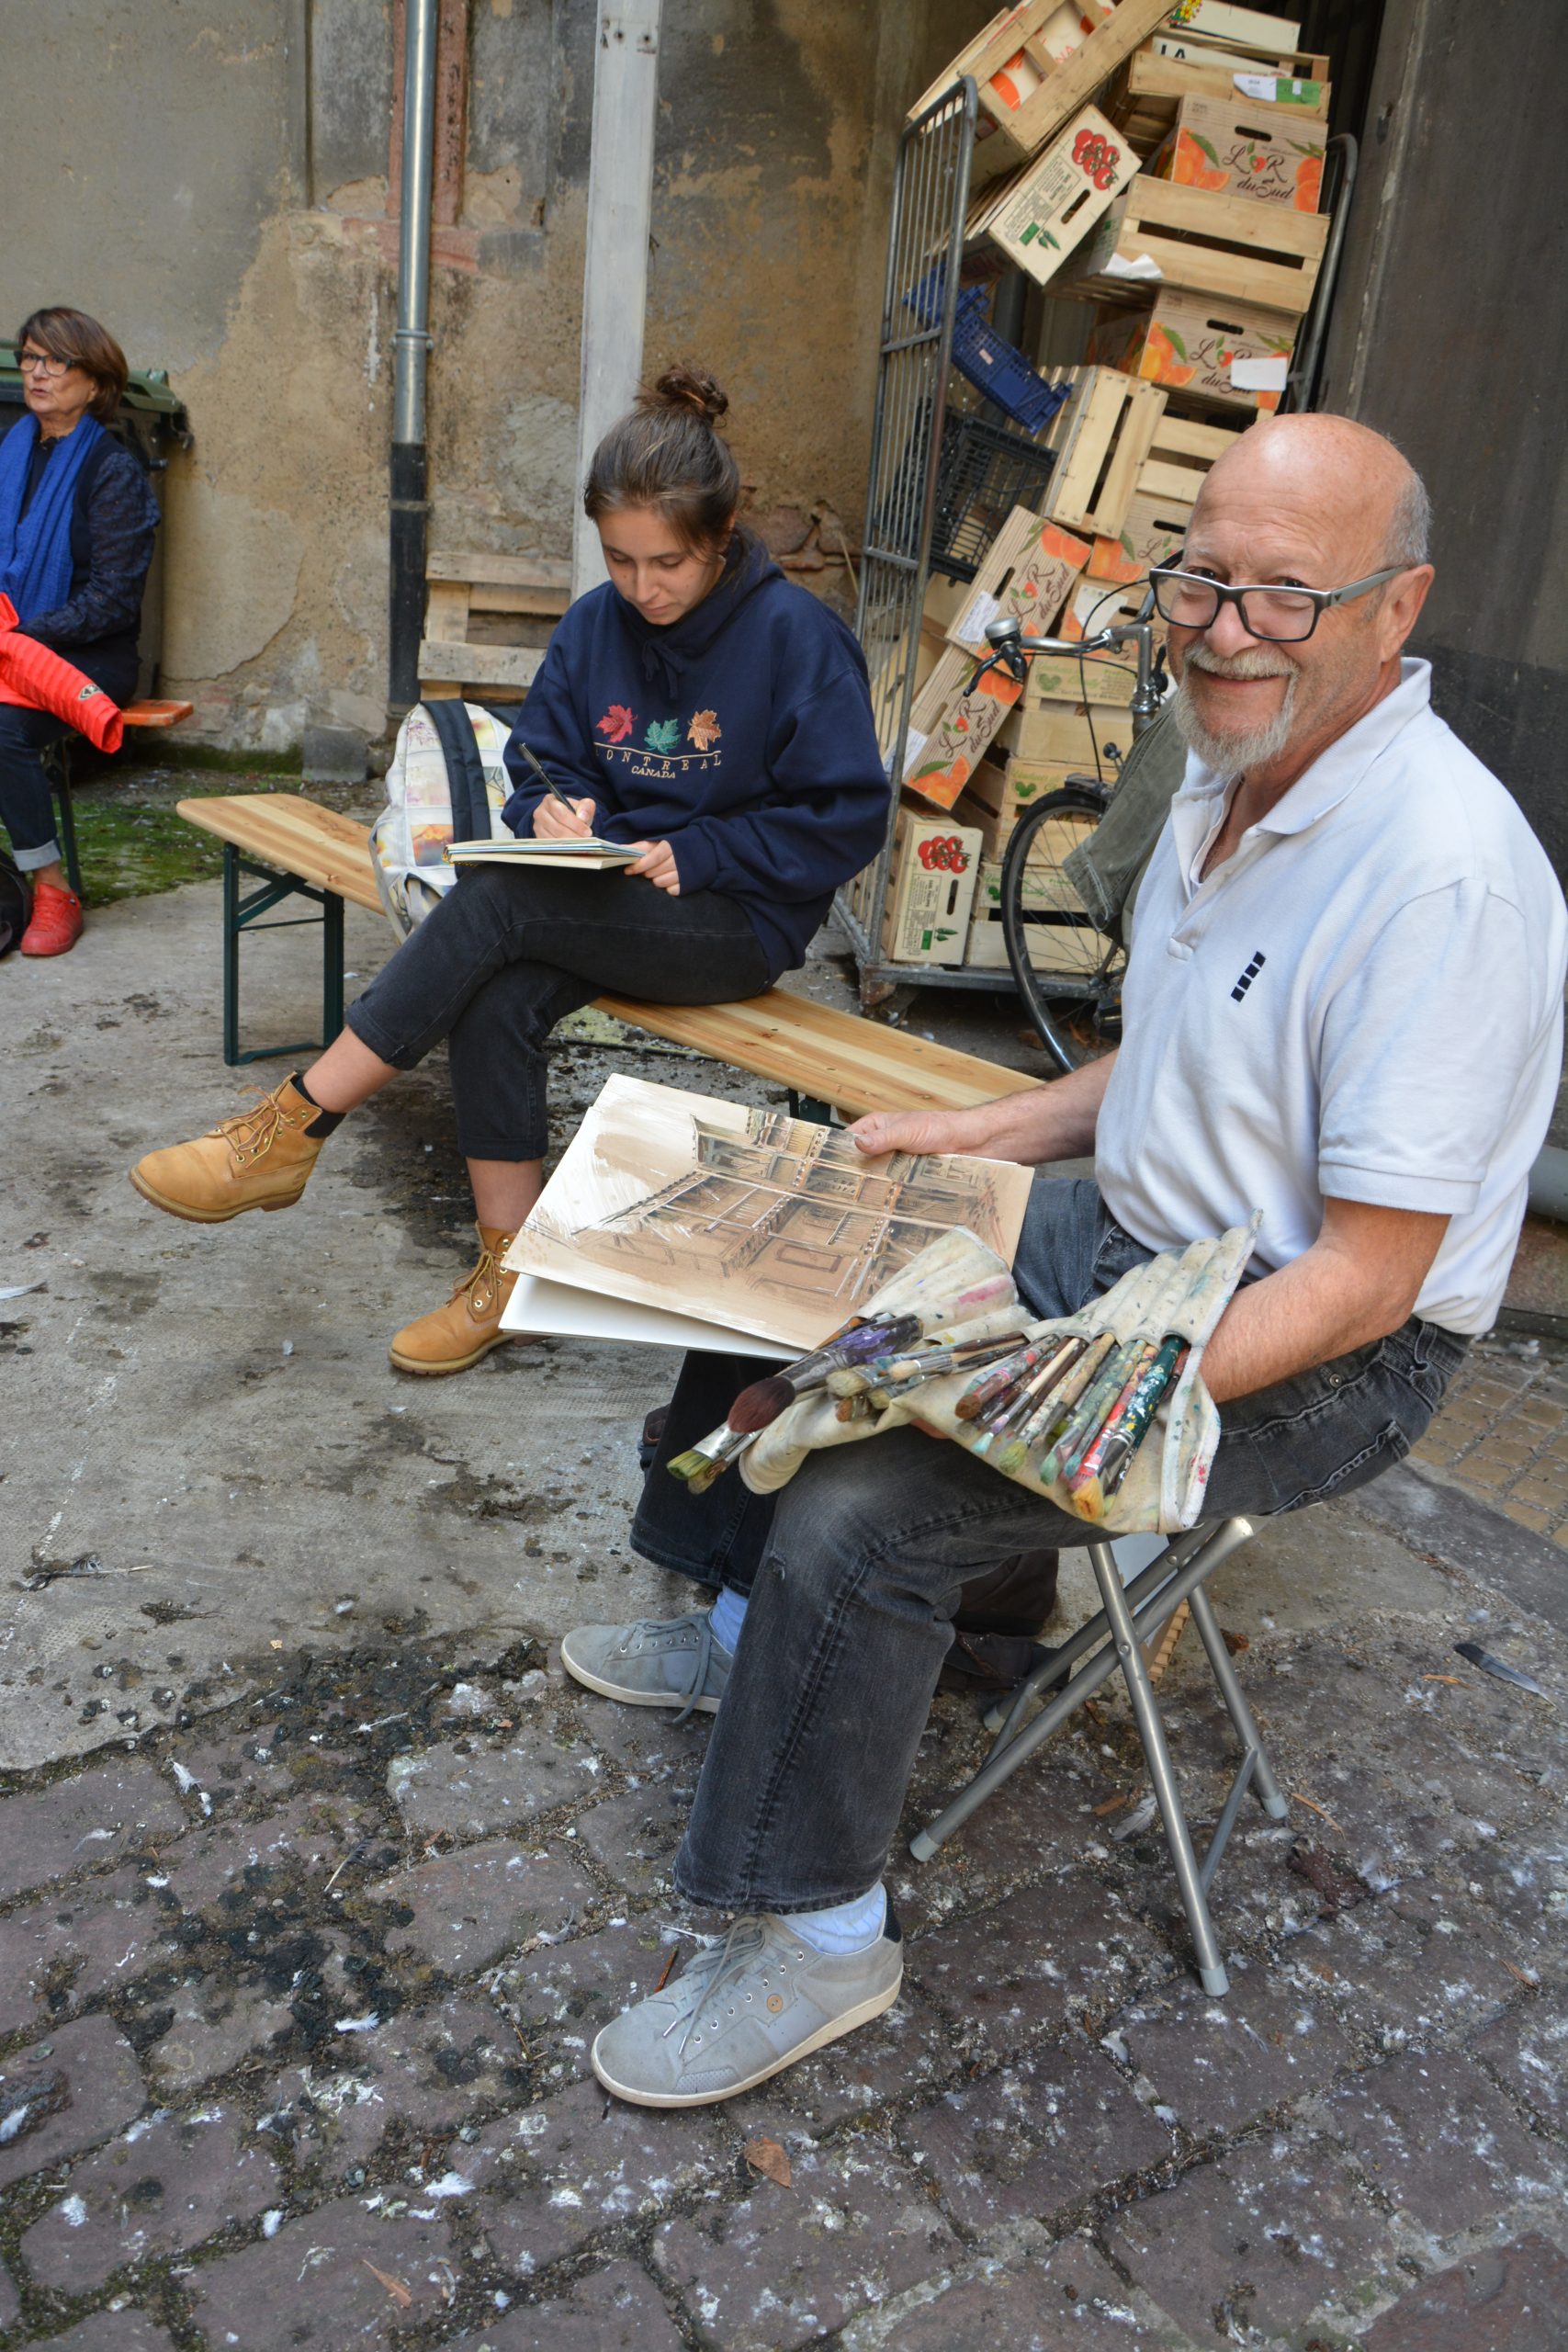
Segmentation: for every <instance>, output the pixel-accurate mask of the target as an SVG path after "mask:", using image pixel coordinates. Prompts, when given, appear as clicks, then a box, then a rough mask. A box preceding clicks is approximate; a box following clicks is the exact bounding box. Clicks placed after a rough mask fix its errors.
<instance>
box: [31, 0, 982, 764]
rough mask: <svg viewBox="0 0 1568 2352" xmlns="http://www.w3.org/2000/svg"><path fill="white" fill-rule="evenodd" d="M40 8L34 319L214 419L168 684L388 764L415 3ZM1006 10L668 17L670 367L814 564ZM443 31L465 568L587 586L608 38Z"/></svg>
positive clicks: (239, 0) (847, 491)
mask: <svg viewBox="0 0 1568 2352" xmlns="http://www.w3.org/2000/svg"><path fill="white" fill-rule="evenodd" d="M983 13H984V11H983V8H982V7H981V6H979V5H977V0H969V5H963V0H908V4H907V5H901V0H884V5H883V6H880V7H877V6H866V5H863V0H684V5H682V6H675V5H673V0H672V4H671V6H669V7H667V9H666V11H665V25H664V32H663V37H662V41H661V51H660V123H659V135H658V150H657V163H656V176H655V189H654V209H653V237H654V250H653V253H652V255H651V261H650V269H649V320H648V335H647V347H646V361H647V366H648V368H649V370H653V369H656V368H658V367H659V366H660V365H661V364H662V363H664V362H665V361H666V360H668V359H669V358H671V357H673V356H676V355H678V354H679V355H682V356H697V357H700V358H702V359H703V360H705V362H706V363H707V364H708V365H709V366H711V367H712V368H714V370H715V372H716V374H717V375H718V377H719V379H720V380H721V381H722V382H724V383H725V385H726V387H727V389H728V391H729V393H730V396H731V401H732V404H733V405H732V412H731V419H730V423H731V426H732V429H733V435H734V439H735V443H736V447H737V451H738V454H739V457H740V459H741V463H742V469H743V472H744V473H745V475H746V477H747V480H748V482H749V484H750V492H751V501H752V505H753V508H754V511H755V512H756V513H757V514H758V515H772V514H777V513H779V512H780V510H783V514H782V519H781V523H780V526H779V534H778V535H779V536H780V537H782V538H783V539H784V540H787V539H788V538H789V537H791V536H792V533H791V530H790V527H789V523H790V516H791V514H792V512H794V511H798V514H799V515H800V517H801V521H802V526H804V519H805V517H806V516H807V515H808V514H809V512H810V510H811V509H812V507H813V506H815V505H817V504H818V503H821V502H824V501H826V502H828V503H830V504H831V505H832V506H833V507H834V508H835V509H836V510H837V512H838V513H840V515H843V516H845V517H846V518H848V519H849V521H850V524H851V527H852V529H853V526H854V524H855V522H856V520H857V519H858V516H859V515H860V511H861V507H862V503H863V496H864V464H865V456H866V449H867V443H868V440H869V433H870V413H871V397H872V388H873V379H874V346H875V341H876V326H877V311H878V308H879V305H880V300H881V270H882V248H883V241H884V236H885V232H886V210H887V200H888V189H889V185H890V178H891V169H892V161H893V153H894V146H895V142H896V139H897V126H898V123H899V120H900V119H901V116H902V113H903V110H904V108H905V107H906V106H907V105H908V103H909V101H910V99H911V98H912V97H913V96H916V95H918V93H919V91H920V90H921V89H922V88H923V87H924V85H925V84H926V83H927V81H929V80H930V78H931V75H932V74H934V73H935V72H936V71H938V70H939V69H940V67H941V65H942V62H943V61H944V59H945V58H947V57H949V56H951V55H952V54H953V51H955V50H956V49H957V48H958V46H959V45H960V43H961V42H962V41H963V40H965V39H967V38H968V37H969V35H970V33H971V32H972V31H973V29H974V28H976V25H977V24H978V22H979V20H980V18H981V17H982V16H983ZM395 17H396V20H394V18H395ZM442 20H443V51H442V62H443V69H444V78H443V85H442V86H443V91H444V94H445V98H446V106H447V116H448V121H449V126H450V127H449V129H448V130H447V131H446V134H445V137H444V143H443V145H442V147H441V149H440V151H439V153H438V161H439V162H440V164H441V165H442V169H441V174H440V178H439V182H438V205H437V222H438V225H437V227H436V228H435V231H434V260H433V304H432V328H433V333H434V351H433V354H432V357H431V367H430V441H431V479H432V496H433V503H434V516H433V545H434V546H436V547H446V548H467V547H482V548H490V549H492V550H497V551H505V552H515V553H523V554H526V553H530V552H537V553H540V554H548V555H564V554H565V553H567V552H568V549H569V547H570V511H571V503H572V494H573V493H572V477H573V470H574V464H575V424H576V416H575V412H576V398H577V377H578V332H579V320H580V308H581V277H582V245H583V233H584V209H585V197H586V186H587V172H588V135H589V123H590V119H591V111H592V56H593V51H592V42H593V33H594V28H595V25H596V22H597V11H596V10H595V9H594V8H593V7H592V6H590V5H588V0H555V5H553V6H552V5H551V0H443V6H442ZM6 36H7V38H6V51H7V57H8V61H9V62H8V68H7V74H6V88H5V90H4V91H3V92H0V139H3V140H4V144H5V148H6V152H7V153H10V154H12V155H13V156H15V155H18V154H20V155H25V156H27V157H29V158H31V165H30V167H28V168H25V169H24V168H17V167H16V166H15V165H13V167H12V169H11V170H10V171H9V173H8V175H7V178H8V187H7V207H6V213H7V219H6V229H7V233H6V239H5V244H4V252H3V254H0V321H3V322H5V324H6V327H7V328H8V327H9V326H10V325H11V324H12V322H13V316H14V318H15V319H16V320H19V319H20V318H21V317H22V316H23V315H24V314H25V313H26V311H28V310H29V309H31V308H32V307H33V306H34V304H36V303H39V302H45V301H69V302H74V303H78V304H80V305H81V306H82V307H83V308H84V309H85V310H88V311H93V312H94V313H95V314H96V315H97V316H99V317H101V318H102V319H103V320H104V321H105V322H106V323H107V324H108V325H109V326H110V327H111V328H112V329H113V330H114V332H115V333H116V334H118V336H119V337H120V339H121V341H122V342H123V343H124V345H125V346H126V350H127V352H128V354H129V356H130V360H131V363H132V365H133V366H136V367H164V368H167V369H168V370H169V373H170V377H171V379H172V381H173V382H174V384H175V389H176V390H178V391H179V393H180V394H181V396H182V398H183V399H184V400H185V401H186V403H187V406H188V409H189V413H190V418H191V424H192V430H193V435H194V447H192V449H191V450H190V451H189V452H188V454H185V455H180V456H176V457H175V458H174V459H173V461H172V463H171V466H170V469H169V472H168V474H167V476H166V478H165V481H164V504H165V512H166V518H167V519H166V536H167V552H168V561H167V564H166V566H165V582H166V586H165V596H164V668H163V683H164V686H165V687H166V688H167V689H169V690H170V691H175V692H178V693H181V694H185V695H189V696H190V697H191V698H192V699H193V700H194V701H195V702H196V704H197V720H196V731H197V733H199V734H200V735H201V736H203V737H205V738H206V739H208V740H209V741H214V742H217V743H222V744H228V745H234V746H254V747H257V748H264V747H265V748H271V749H281V748H283V747H285V746H287V745H289V744H292V743H295V742H298V741H299V738H300V735H301V732H302V729H303V728H304V726H305V724H306V723H307V721H318V722H325V723H331V724H336V725H339V726H348V727H352V728H355V729H358V730H360V731H362V732H363V733H364V734H366V735H367V736H368V737H376V736H378V735H380V734H381V732H382V731H383V729H384V726H385V720H386V603H387V559H386V537H387V533H386V498H387V455H388V444H389V431H390V408H391V368H390V358H391V334H392V328H393V325H394V323H395V301H396V253H397V220H396V211H397V198H396V188H395V186H391V187H389V161H390V160H391V159H392V157H393V153H394V110H395V106H396V99H397V87H396V85H397V82H398V79H399V76H398V74H397V73H396V72H395V70H394V63H395V58H396V55H397V53H398V50H399V43H400V7H397V8H396V11H395V9H394V0H8V5H7V7H6ZM465 85H466V86H465ZM840 577H841V575H840ZM829 584H831V582H829Z"/></svg>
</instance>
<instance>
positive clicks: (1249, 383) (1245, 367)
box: [1231, 352, 1291, 392]
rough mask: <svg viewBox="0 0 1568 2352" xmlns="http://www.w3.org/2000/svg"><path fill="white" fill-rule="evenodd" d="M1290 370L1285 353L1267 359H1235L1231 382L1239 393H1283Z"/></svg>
mask: <svg viewBox="0 0 1568 2352" xmlns="http://www.w3.org/2000/svg"><path fill="white" fill-rule="evenodd" d="M1290 370H1291V363H1290V361H1289V360H1288V359H1287V358H1286V356H1285V355H1284V353H1283V352H1279V353H1274V354H1271V355H1270V356H1269V357H1268V358H1266V359H1233V360H1232V361H1231V382H1232V384H1233V385H1234V386H1235V390H1237V391H1238V392H1282V391H1283V390H1284V389H1285V379H1286V377H1287V376H1288V375H1289V374H1290Z"/></svg>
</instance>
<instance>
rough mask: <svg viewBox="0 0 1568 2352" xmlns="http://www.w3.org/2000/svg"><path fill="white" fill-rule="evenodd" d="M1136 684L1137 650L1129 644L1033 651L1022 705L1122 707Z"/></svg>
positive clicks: (1029, 708)
mask: <svg viewBox="0 0 1568 2352" xmlns="http://www.w3.org/2000/svg"><path fill="white" fill-rule="evenodd" d="M1137 684H1138V653H1137V648H1136V647H1135V646H1133V645H1125V646H1119V647H1118V648H1117V649H1116V650H1115V651H1114V652H1113V653H1090V654H1087V655H1077V654H1067V653H1036V654H1035V655H1033V657H1032V660H1031V662H1030V664H1029V675H1028V677H1027V679H1026V680H1025V682H1024V687H1023V707H1024V709H1025V710H1038V709H1040V708H1041V707H1043V706H1044V705H1052V706H1054V705H1055V704H1057V703H1068V704H1077V703H1093V704H1095V705H1096V706H1097V707H1098V706H1100V705H1104V706H1107V707H1110V706H1117V707H1122V708H1124V707H1126V705H1127V704H1129V703H1130V702H1131V701H1132V699H1133V695H1134V692H1135V691H1136V688H1137Z"/></svg>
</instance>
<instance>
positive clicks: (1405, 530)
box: [1193, 415, 1432, 579]
mask: <svg viewBox="0 0 1568 2352" xmlns="http://www.w3.org/2000/svg"><path fill="white" fill-rule="evenodd" d="M1215 496H1218V497H1219V498H1220V499H1222V500H1223V501H1224V502H1225V503H1230V502H1232V501H1235V502H1236V503H1238V504H1243V505H1246V506H1249V507H1255V508H1256V509H1258V511H1259V512H1267V511H1268V510H1269V506H1270V504H1271V503H1272V504H1273V505H1275V506H1276V508H1277V507H1278V506H1279V505H1280V504H1284V505H1294V504H1296V503H1298V502H1300V503H1303V505H1306V506H1310V508H1311V509H1312V510H1313V512H1314V514H1315V515H1318V516H1319V517H1320V518H1321V519H1322V522H1323V524H1324V525H1325V528H1326V530H1327V531H1328V532H1329V533H1331V535H1332V536H1333V537H1334V538H1335V540H1336V541H1337V540H1339V539H1340V537H1341V535H1343V538H1344V541H1345V548H1346V558H1347V560H1348V561H1356V562H1359V568H1360V570H1361V571H1381V570H1382V567H1383V566H1384V565H1385V564H1391V563H1425V562H1426V560H1427V538H1428V536H1429V533H1430V528H1431V513H1432V510H1431V505H1430V502H1429V501H1428V499H1427V492H1426V487H1425V485H1424V483H1423V482H1422V480H1421V477H1420V475H1419V474H1418V473H1417V472H1416V469H1415V467H1414V466H1413V465H1412V464H1411V463H1410V460H1409V459H1408V458H1405V457H1404V456H1402V454H1401V453H1400V451H1399V450H1398V449H1396V448H1395V447H1394V446H1393V442H1392V441H1390V440H1389V439H1388V437H1387V436H1386V435H1384V434H1382V433H1374V432H1373V431H1372V429H1371V425H1367V424H1357V423H1356V421H1355V420H1354V418H1353V417H1348V416H1319V415H1304V416H1273V417H1261V418H1259V420H1258V423H1257V424H1254V425H1253V426H1252V427H1251V428H1250V429H1249V430H1248V431H1247V432H1246V433H1243V434H1241V435H1238V437H1237V438H1236V440H1235V442H1234V443H1233V444H1232V446H1231V447H1230V448H1228V449H1227V450H1226V452H1225V454H1224V457H1223V458H1220V459H1219V460H1218V461H1217V463H1216V464H1215V465H1214V466H1213V468H1212V469H1211V470H1210V472H1209V473H1208V475H1207V476H1206V478H1205V480H1204V483H1203V488H1202V490H1201V492H1200V493H1199V497H1198V503H1197V507H1196V508H1195V510H1194V514H1193V521H1194V523H1196V522H1197V521H1198V519H1199V517H1200V516H1201V515H1202V513H1203V510H1204V506H1205V503H1206V502H1209V501H1211V500H1212V499H1213V498H1214V497H1215ZM1352 550H1358V551H1359V553H1356V554H1353V553H1352ZM1360 555H1365V556H1366V557H1367V559H1368V560H1366V561H1364V562H1361V561H1360V560H1359V559H1360ZM1344 576H1345V577H1346V578H1347V579H1348V578H1349V577H1350V576H1351V575H1350V573H1349V572H1348V571H1347V572H1346V573H1345V575H1344Z"/></svg>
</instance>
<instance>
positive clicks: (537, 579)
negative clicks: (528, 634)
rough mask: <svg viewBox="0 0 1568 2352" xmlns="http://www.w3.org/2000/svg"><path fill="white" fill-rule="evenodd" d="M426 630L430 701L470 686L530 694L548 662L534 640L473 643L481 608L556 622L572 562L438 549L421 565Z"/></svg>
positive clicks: (422, 660) (423, 658) (426, 696)
mask: <svg viewBox="0 0 1568 2352" xmlns="http://www.w3.org/2000/svg"><path fill="white" fill-rule="evenodd" d="M424 581H425V590H426V594H425V605H424V636H423V639H421V641H420V649H419V691H420V694H421V696H422V697H423V700H424V701H426V702H429V701H431V700H432V699H433V698H443V699H446V698H451V697H453V696H456V695H460V694H461V693H462V691H463V688H464V687H465V686H473V687H475V688H477V689H478V690H479V692H480V693H484V694H489V693H493V692H495V691H496V690H497V689H500V690H501V691H502V693H506V694H513V693H515V694H519V695H522V694H525V693H526V692H527V690H528V688H529V687H530V686H531V685H532V684H533V683H534V678H535V674H536V672H537V670H538V667H539V664H540V662H542V661H543V660H544V658H545V656H544V652H543V650H542V649H541V648H540V647H538V646H531V645H497V644H476V643H475V642H474V640H473V634H472V622H473V616H474V615H475V614H476V613H486V614H505V615H511V616H514V617H516V618H520V619H523V620H534V621H543V620H549V621H554V620H559V618H560V616H561V615H562V613H564V612H565V610H566V608H567V605H568V603H569V602H570V596H571V566H570V563H564V562H555V561H552V560H550V559H549V558H547V557H540V556H520V555H477V554H457V555H433V556H432V557H431V558H430V559H429V560H428V562H427V563H426V565H425V567H424Z"/></svg>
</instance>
